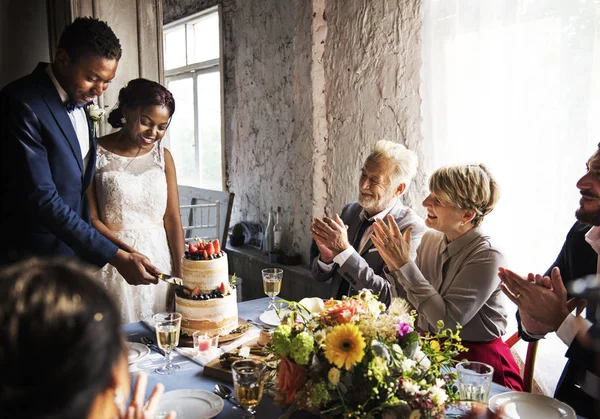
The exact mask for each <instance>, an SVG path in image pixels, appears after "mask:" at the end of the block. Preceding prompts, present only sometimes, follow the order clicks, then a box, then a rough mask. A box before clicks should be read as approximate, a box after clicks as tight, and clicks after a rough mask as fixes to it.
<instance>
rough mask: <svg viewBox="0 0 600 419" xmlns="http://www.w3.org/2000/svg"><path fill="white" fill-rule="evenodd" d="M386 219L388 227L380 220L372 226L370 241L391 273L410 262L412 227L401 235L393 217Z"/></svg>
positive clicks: (389, 216)
mask: <svg viewBox="0 0 600 419" xmlns="http://www.w3.org/2000/svg"><path fill="white" fill-rule="evenodd" d="M387 219H388V224H389V227H388V226H387V225H386V224H385V222H384V221H383V220H382V219H377V221H376V222H375V224H373V231H374V235H373V236H372V237H371V240H372V241H373V244H374V245H375V247H376V248H377V250H378V251H379V254H380V255H381V258H382V259H383V261H384V262H385V264H386V265H387V268H388V270H389V271H390V272H393V271H396V270H398V269H400V268H401V267H402V266H403V265H404V264H406V263H407V262H409V261H410V238H411V233H412V227H408V228H407V229H406V231H405V232H404V234H402V233H401V232H400V229H399V228H398V224H396V220H394V217H393V216H391V215H388V216H387Z"/></svg>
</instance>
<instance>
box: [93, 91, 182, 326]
mask: <svg viewBox="0 0 600 419" xmlns="http://www.w3.org/2000/svg"><path fill="white" fill-rule="evenodd" d="M174 112H175V100H174V99H173V95H172V94H171V92H169V91H168V90H167V89H166V88H165V87H163V86H161V85H160V84H158V83H155V82H153V81H150V80H146V79H135V80H131V81H130V82H129V83H128V84H127V86H126V87H124V88H122V89H121V91H120V92H119V103H118V106H117V107H116V108H115V109H114V110H113V111H112V112H111V113H110V115H109V117H108V122H109V123H110V124H111V125H112V126H113V127H114V128H120V130H118V131H116V132H114V133H111V134H108V135H106V136H104V137H101V138H100V139H99V140H98V150H97V158H96V173H95V175H94V180H93V181H92V183H91V185H90V188H89V189H88V199H89V201H90V214H91V218H92V225H93V226H94V227H96V229H97V230H98V231H100V233H102V234H103V235H104V236H106V237H107V238H108V239H109V240H110V241H111V242H113V243H114V244H115V245H117V246H118V247H119V248H120V249H123V250H124V251H126V252H129V253H137V252H142V251H143V252H144V254H145V255H146V256H148V258H149V259H150V260H151V261H152V263H153V264H154V265H155V266H157V268H158V269H160V271H161V272H164V273H168V274H170V275H174V276H177V277H181V276H182V272H181V258H182V256H183V252H184V238H183V229H182V226H181V217H180V215H179V196H178V192H177V176H176V173H175V164H174V163H173V157H172V156H171V153H170V152H169V150H167V149H166V148H164V147H163V146H162V144H161V139H162V138H163V136H164V135H165V134H166V132H167V127H168V126H169V123H170V121H171V118H172V117H173V113H174ZM97 276H98V277H99V278H100V280H101V281H102V282H103V283H104V284H105V285H106V287H107V288H108V289H109V291H111V292H112V293H113V294H114V295H115V297H116V298H117V299H118V300H119V301H120V308H121V317H122V320H123V321H124V322H127V323H130V322H137V321H140V320H142V319H144V318H147V317H149V316H151V315H152V314H153V313H157V312H161V311H166V310H167V309H170V307H171V306H172V304H173V303H174V293H173V292H169V291H172V290H171V289H170V288H169V284H167V283H166V282H162V281H161V282H160V283H158V284H157V285H154V286H151V287H135V286H131V285H129V284H127V283H126V282H125V281H123V279H122V277H121V275H120V274H119V272H118V271H117V270H116V269H115V268H113V267H112V266H110V265H107V266H105V267H104V268H102V270H100V271H99V272H98V273H97Z"/></svg>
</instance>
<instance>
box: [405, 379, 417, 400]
mask: <svg viewBox="0 0 600 419" xmlns="http://www.w3.org/2000/svg"><path fill="white" fill-rule="evenodd" d="M402 389H403V390H404V391H406V392H407V393H408V394H410V395H411V396H414V395H415V394H416V393H417V392H419V391H420V390H421V387H419V385H418V384H417V383H415V382H414V381H411V380H404V381H403V382H402Z"/></svg>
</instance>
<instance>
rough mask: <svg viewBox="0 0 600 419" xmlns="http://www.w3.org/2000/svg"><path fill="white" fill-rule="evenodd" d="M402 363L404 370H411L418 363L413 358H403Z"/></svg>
mask: <svg viewBox="0 0 600 419" xmlns="http://www.w3.org/2000/svg"><path fill="white" fill-rule="evenodd" d="M400 365H401V366H402V371H406V372H410V371H412V370H413V369H414V368H415V366H416V365H417V363H416V362H415V361H413V360H412V359H408V358H406V359H403V360H402V362H401V363H400Z"/></svg>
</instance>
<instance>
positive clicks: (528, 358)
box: [506, 332, 538, 393]
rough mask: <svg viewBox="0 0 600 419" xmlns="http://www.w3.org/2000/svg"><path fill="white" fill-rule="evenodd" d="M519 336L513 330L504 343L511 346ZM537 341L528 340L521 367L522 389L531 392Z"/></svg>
mask: <svg viewBox="0 0 600 419" xmlns="http://www.w3.org/2000/svg"><path fill="white" fill-rule="evenodd" d="M519 340H521V338H520V337H519V333H518V332H515V333H514V334H513V335H512V336H511V337H509V338H508V339H506V344H507V345H508V347H509V348H512V347H513V346H514V345H515V344H516V343H517V342H518V341H519ZM537 347H538V341H535V342H528V344H527V353H526V354H525V359H524V367H523V390H524V391H526V392H528V393H531V390H532V389H533V370H534V368H535V355H536V353H537Z"/></svg>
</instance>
